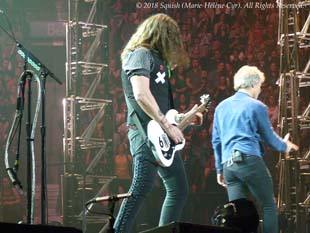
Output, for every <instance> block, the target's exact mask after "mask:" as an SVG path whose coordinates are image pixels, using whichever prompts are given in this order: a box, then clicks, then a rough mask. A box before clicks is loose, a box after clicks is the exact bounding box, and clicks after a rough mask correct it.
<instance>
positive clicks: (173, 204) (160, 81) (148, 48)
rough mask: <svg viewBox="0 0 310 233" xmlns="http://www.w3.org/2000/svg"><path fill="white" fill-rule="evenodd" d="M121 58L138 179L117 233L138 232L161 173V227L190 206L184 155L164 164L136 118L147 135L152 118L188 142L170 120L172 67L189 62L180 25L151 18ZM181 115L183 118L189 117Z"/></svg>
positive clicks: (173, 136) (163, 18)
mask: <svg viewBox="0 0 310 233" xmlns="http://www.w3.org/2000/svg"><path fill="white" fill-rule="evenodd" d="M121 60H122V85H123V89H124V92H125V95H126V97H127V108H128V117H127V125H128V128H129V131H128V138H129V142H130V151H131V154H132V156H133V181H132V184H131V186H130V190H129V192H130V193H132V197H131V198H129V199H126V200H124V201H123V203H122V205H121V208H120V210H119V213H118V216H117V218H116V221H115V224H114V229H115V232H122V233H123V232H131V231H132V228H133V224H134V221H135V219H136V216H137V214H138V211H139V209H140V207H141V206H142V204H143V202H144V200H145V198H146V196H147V194H148V193H149V192H150V191H151V189H152V187H153V185H154V181H155V178H156V176H157V173H158V174H159V176H160V177H161V179H162V180H163V183H164V186H165V188H166V197H165V200H164V203H163V206H162V210H161V215H160V220H159V225H164V224H167V223H170V222H172V221H178V220H179V218H180V216H181V213H182V209H183V207H184V205H185V202H186V198H187V194H188V182H187V178H186V174H185V170H184V165H183V161H182V159H181V156H178V155H176V156H175V158H174V160H173V163H172V165H171V166H169V167H162V166H159V165H158V163H157V161H156V159H155V157H154V156H153V153H152V150H151V149H150V146H149V145H148V143H146V140H144V137H143V135H142V132H141V130H140V129H139V127H137V124H136V121H135V120H134V119H133V115H136V116H137V117H138V119H139V121H140V122H141V125H142V127H141V128H143V130H144V131H145V133H146V130H147V124H148V123H149V122H150V120H155V121H156V122H157V123H158V124H159V125H160V126H161V128H162V129H163V131H164V132H165V133H166V134H167V135H168V137H169V138H170V139H171V140H172V141H173V142H174V143H175V144H178V143H182V142H183V141H184V136H183V133H182V131H181V130H180V129H179V128H178V127H177V126H176V125H174V124H171V123H170V122H169V121H168V119H167V118H166V116H165V113H166V112H167V111H168V110H169V109H172V108H173V107H174V106H173V100H172V93H171V89H170V83H169V78H170V67H175V66H176V65H183V66H186V65H187V64H188V57H187V54H186V52H185V51H184V49H183V44H182V38H181V35H180V30H179V26H178V25H177V23H176V22H175V20H173V19H172V18H170V17H169V16H168V15H165V14H156V15H153V16H150V17H149V18H147V19H146V20H145V21H144V22H143V23H142V24H141V25H140V26H139V27H138V28H137V30H136V32H135V33H134V34H133V35H132V37H131V39H130V40H129V42H128V43H127V45H126V47H125V48H124V50H123V52H122V54H121ZM185 115H186V114H185ZM177 116H178V118H180V116H181V118H182V116H184V115H177ZM196 116H197V117H196V119H194V120H197V118H198V121H202V114H201V113H197V114H196ZM194 118H195V117H194ZM191 120H192V118H191ZM194 120H193V121H194ZM149 133H150V132H149ZM176 153H177V152H176ZM150 211H152V210H150Z"/></svg>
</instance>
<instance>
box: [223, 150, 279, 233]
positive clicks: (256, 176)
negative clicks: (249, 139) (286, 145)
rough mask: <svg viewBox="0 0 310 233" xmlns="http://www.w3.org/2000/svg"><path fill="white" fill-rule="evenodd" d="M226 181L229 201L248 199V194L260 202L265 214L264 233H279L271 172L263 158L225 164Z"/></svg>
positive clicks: (245, 158) (256, 157)
mask: <svg viewBox="0 0 310 233" xmlns="http://www.w3.org/2000/svg"><path fill="white" fill-rule="evenodd" d="M223 175H224V180H225V182H226V184H227V191H228V198H229V201H233V200H236V199H239V198H246V197H247V194H248V192H250V193H251V194H252V196H253V197H254V198H255V200H256V201H257V202H258V205H259V206H260V208H261V210H262V212H263V229H264V233H278V216H277V207H276V204H275V200H274V193H273V183H272V178H271V175H270V172H269V170H268V168H267V167H266V165H265V162H264V160H263V159H262V158H260V157H258V156H250V155H248V156H244V159H243V161H242V162H240V163H233V164H232V165H231V166H228V165H227V162H226V163H225V164H224V172H223Z"/></svg>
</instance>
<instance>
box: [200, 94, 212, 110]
mask: <svg viewBox="0 0 310 233" xmlns="http://www.w3.org/2000/svg"><path fill="white" fill-rule="evenodd" d="M200 103H201V104H202V105H204V106H205V111H206V112H207V111H208V110H209V108H210V107H211V98H210V95H209V94H203V95H202V96H200Z"/></svg>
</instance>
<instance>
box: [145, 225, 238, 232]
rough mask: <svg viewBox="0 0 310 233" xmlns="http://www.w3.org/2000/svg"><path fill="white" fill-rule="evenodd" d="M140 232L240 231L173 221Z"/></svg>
mask: <svg viewBox="0 0 310 233" xmlns="http://www.w3.org/2000/svg"><path fill="white" fill-rule="evenodd" d="M140 233H241V231H239V230H238V229H234V228H226V227H219V226H208V225H198V224H192V223H186V222H173V223H170V224H167V225H165V226H161V227H156V228H152V229H149V230H146V231H141V232H140Z"/></svg>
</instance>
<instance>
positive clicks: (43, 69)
mask: <svg viewBox="0 0 310 233" xmlns="http://www.w3.org/2000/svg"><path fill="white" fill-rule="evenodd" d="M1 13H3V14H4V12H1ZM8 22H9V21H8ZM0 28H1V29H2V30H3V31H4V32H5V33H6V34H7V35H8V36H9V38H10V39H12V40H13V41H14V42H15V44H16V47H17V48H18V49H20V50H21V51H22V52H23V53H24V59H25V66H24V68H25V69H26V67H27V63H30V62H29V61H31V62H34V63H35V64H36V66H37V67H38V68H39V70H40V72H41V73H40V77H41V79H40V82H41V86H42V89H41V100H42V122H41V163H42V166H41V224H46V223H47V221H46V220H47V219H46V214H47V208H46V199H47V198H46V197H47V192H46V145H45V144H46V125H45V124H46V123H45V111H46V108H45V105H46V103H45V100H46V98H45V97H46V87H45V84H46V78H47V76H50V77H51V78H52V79H54V80H55V81H56V82H57V83H58V84H60V85H61V84H62V82H61V81H60V80H59V79H58V78H57V77H56V76H55V75H54V74H53V73H52V72H51V71H50V70H49V69H48V68H47V67H46V66H45V65H44V64H43V63H42V62H41V61H40V60H39V59H38V58H37V57H36V56H34V54H32V53H31V52H30V51H29V50H27V49H26V48H25V47H24V46H23V45H22V44H21V43H20V42H18V41H17V40H16V38H15V36H12V35H11V34H10V33H9V32H8V31H7V30H6V29H5V28H4V27H2V26H1V25H0ZM30 64H31V63H30ZM28 80H31V78H30V79H28ZM30 84H31V81H29V86H28V88H29V92H28V97H29V98H30V97H31V88H30ZM30 103H31V100H30V99H29V107H28V110H31V108H30ZM30 116H31V115H30V112H28V117H30ZM27 125H28V126H27V129H28V127H29V126H30V125H31V123H30V121H29V122H28V123H27ZM27 131H28V130H27ZM29 131H30V130H29ZM27 137H28V138H27V142H28V143H27V145H28V148H27V154H28V156H27V158H28V159H29V160H30V159H31V155H30V154H29V152H30V148H29V144H30V143H29V142H30V140H33V139H31V138H30V136H29V135H28V136H27ZM29 164H31V162H30V161H28V172H29V170H30V168H29ZM29 176H30V174H29V173H28V178H29ZM28 182H29V181H28ZM28 187H31V182H30V183H28ZM28 190H29V188H28ZM29 194H30V193H28V196H29ZM28 202H31V201H29V198H28ZM27 206H28V207H29V206H30V203H28V205H27ZM27 220H29V216H28V218H27Z"/></svg>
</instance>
